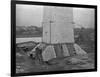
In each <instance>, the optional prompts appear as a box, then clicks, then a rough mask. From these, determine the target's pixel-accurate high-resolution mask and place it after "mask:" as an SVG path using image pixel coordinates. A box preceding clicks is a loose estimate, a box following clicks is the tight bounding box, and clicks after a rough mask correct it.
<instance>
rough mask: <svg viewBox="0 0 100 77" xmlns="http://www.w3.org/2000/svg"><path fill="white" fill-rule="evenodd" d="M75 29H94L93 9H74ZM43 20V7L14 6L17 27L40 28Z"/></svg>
mask: <svg viewBox="0 0 100 77" xmlns="http://www.w3.org/2000/svg"><path fill="white" fill-rule="evenodd" d="M73 14H74V22H75V23H76V25H75V27H80V26H79V25H81V26H82V27H85V28H89V27H94V9H86V8H74V9H73ZM42 18H43V6H37V5H19V4H17V5H16V25H17V26H30V25H34V26H38V27H40V26H41V22H42Z"/></svg>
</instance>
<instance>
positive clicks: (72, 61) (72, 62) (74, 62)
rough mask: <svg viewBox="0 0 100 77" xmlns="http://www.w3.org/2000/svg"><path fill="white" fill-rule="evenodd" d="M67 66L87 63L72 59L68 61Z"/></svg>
mask: <svg viewBox="0 0 100 77" xmlns="http://www.w3.org/2000/svg"><path fill="white" fill-rule="evenodd" d="M66 63H67V64H85V63H86V61H84V60H81V59H77V58H70V59H69V60H67V61H66Z"/></svg>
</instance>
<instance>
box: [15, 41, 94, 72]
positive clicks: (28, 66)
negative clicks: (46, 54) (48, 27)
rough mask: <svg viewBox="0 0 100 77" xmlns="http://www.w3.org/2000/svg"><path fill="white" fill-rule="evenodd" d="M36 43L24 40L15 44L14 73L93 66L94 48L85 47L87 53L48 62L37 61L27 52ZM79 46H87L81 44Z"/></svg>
mask: <svg viewBox="0 0 100 77" xmlns="http://www.w3.org/2000/svg"><path fill="white" fill-rule="evenodd" d="M37 44H38V43H35V42H26V43H20V44H17V45H16V46H17V47H16V73H30V72H44V71H62V70H65V71H66V70H79V69H93V68H94V50H93V49H91V50H90V48H89V51H91V52H88V49H86V50H87V51H86V52H87V53H88V54H87V55H75V56H69V57H64V58H59V59H58V58H54V59H51V60H49V61H48V62H43V63H38V62H36V61H35V59H33V58H31V57H29V56H28V55H27V52H29V51H31V50H32V49H33V48H34V47H35V46H36V45H37ZM81 46H83V47H81V48H87V46H85V45H81Z"/></svg>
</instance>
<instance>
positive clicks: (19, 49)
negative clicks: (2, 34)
mask: <svg viewBox="0 0 100 77" xmlns="http://www.w3.org/2000/svg"><path fill="white" fill-rule="evenodd" d="M15 8H16V10H15V13H16V16H15V20H16V23H15V28H16V31H15V33H16V34H15V36H16V37H15V39H16V47H15V50H16V51H13V52H15V53H16V55H15V57H16V58H15V59H16V60H15V64H16V74H21V73H33V74H34V73H37V72H40V73H41V72H55V71H58V72H59V71H65V72H66V71H71V70H76V71H77V70H88V69H95V66H96V65H95V62H96V61H95V59H96V52H97V51H96V48H95V46H96V44H95V42H96V37H95V36H96V33H95V30H96V29H95V28H96V24H95V23H96V21H95V16H96V15H95V13H96V12H95V8H85V7H70V6H63V7H62V6H49V5H36V4H35V5H28V4H16V5H15Z"/></svg>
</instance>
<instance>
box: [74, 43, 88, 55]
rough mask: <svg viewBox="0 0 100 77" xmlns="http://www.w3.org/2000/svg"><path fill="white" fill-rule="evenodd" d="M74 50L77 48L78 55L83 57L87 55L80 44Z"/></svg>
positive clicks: (75, 45)
mask: <svg viewBox="0 0 100 77" xmlns="http://www.w3.org/2000/svg"><path fill="white" fill-rule="evenodd" d="M74 48H75V51H76V54H81V55H85V54H87V53H86V52H85V51H84V50H83V49H82V48H81V47H80V46H79V45H78V44H74Z"/></svg>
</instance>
